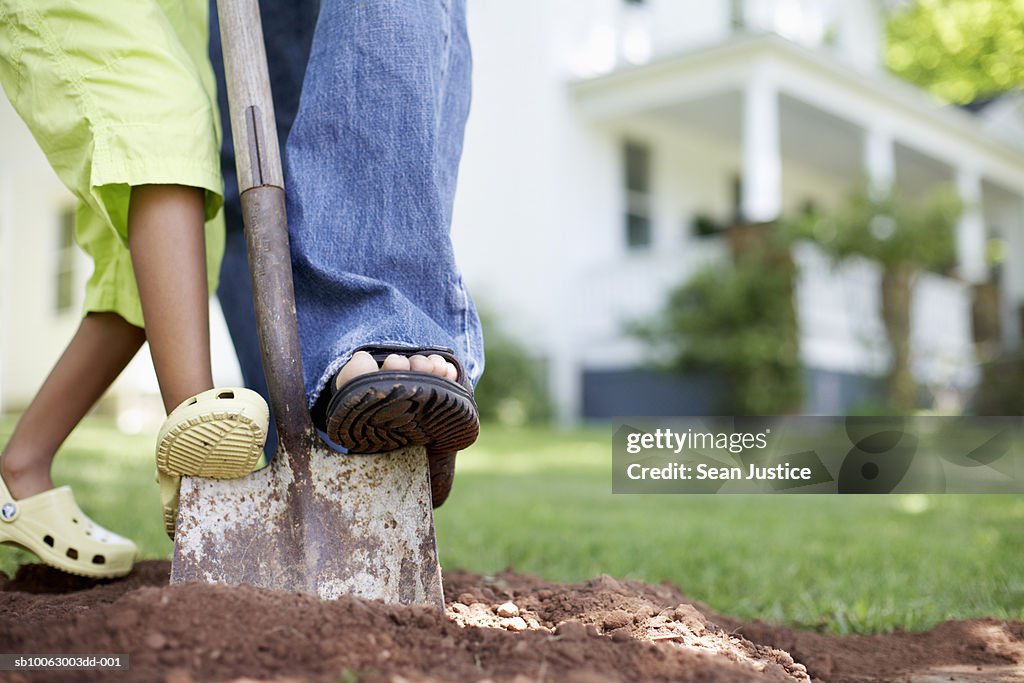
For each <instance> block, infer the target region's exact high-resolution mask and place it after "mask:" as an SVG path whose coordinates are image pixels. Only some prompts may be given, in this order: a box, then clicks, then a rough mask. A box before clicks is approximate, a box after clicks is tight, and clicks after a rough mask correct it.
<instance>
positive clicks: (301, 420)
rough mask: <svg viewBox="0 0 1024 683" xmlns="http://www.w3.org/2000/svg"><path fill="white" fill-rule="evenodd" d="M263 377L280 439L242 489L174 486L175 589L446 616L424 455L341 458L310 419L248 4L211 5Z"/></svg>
mask: <svg viewBox="0 0 1024 683" xmlns="http://www.w3.org/2000/svg"><path fill="white" fill-rule="evenodd" d="M217 11H218V15H219V17H220V26H221V38H222V43H223V49H224V65H225V74H226V76H227V84H228V99H229V103H230V111H231V129H232V131H233V133H234V139H235V158H236V164H237V170H238V187H239V192H240V193H241V200H242V213H243V216H244V224H245V236H246V242H247V246H248V253H249V270H250V273H251V275H252V284H253V297H254V300H255V308H256V319H257V322H258V328H259V337H260V348H261V350H262V353H263V368H264V371H265V373H266V376H267V386H268V388H269V392H270V405H271V407H272V409H273V414H274V416H275V418H276V422H277V431H278V435H279V440H278V445H277V455H276V456H275V457H274V459H273V461H272V463H271V465H270V466H269V467H267V468H265V469H263V470H260V471H259V472H256V473H253V474H251V475H249V476H248V477H245V478H243V479H236V480H213V479H200V478H194V477H183V478H182V482H181V494H180V496H179V503H178V525H177V530H176V532H175V538H174V557H173V560H172V562H171V583H173V584H176V583H184V582H188V581H201V582H208V583H225V584H229V585H239V584H247V585H252V586H260V587H264V588H274V589H279V590H286V591H297V592H302V593H307V594H310V595H315V596H318V597H320V598H321V599H333V598H336V597H338V596H341V595H356V596H360V597H364V598H370V599H378V600H382V601H384V602H391V603H402V604H421V605H432V606H434V607H438V608H440V609H443V608H444V597H443V594H442V589H441V569H440V565H439V564H438V560H437V544H436V542H435V538H434V519H433V509H432V506H431V498H430V485H429V475H428V465H427V456H426V451H425V449H424V448H422V447H414V448H405V449H401V450H397V451H393V452H390V453H382V454H377V455H372V456H371V455H350V454H347V455H342V454H339V453H337V452H335V451H333V450H331V449H330V448H328V447H327V446H326V445H325V444H324V442H323V441H322V440H321V439H320V437H319V436H318V434H317V432H316V430H315V428H314V427H313V424H312V422H311V420H310V417H309V411H308V409H307V402H306V393H305V389H304V386H303V374H302V359H301V356H300V353H299V335H298V327H297V324H296V319H295V293H294V289H293V286H292V269H291V261H290V253H289V249H288V225H287V219H286V217H285V198H284V178H283V173H282V170H281V155H280V148H279V146H278V140H277V130H276V127H275V125H274V107H273V102H272V100H271V96H270V79H269V76H268V73H267V59H266V53H265V50H264V47H263V31H262V28H261V24H260V14H259V6H258V4H257V0H218V2H217Z"/></svg>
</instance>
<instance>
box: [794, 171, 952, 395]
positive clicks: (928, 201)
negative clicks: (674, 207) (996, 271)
mask: <svg viewBox="0 0 1024 683" xmlns="http://www.w3.org/2000/svg"><path fill="white" fill-rule="evenodd" d="M960 211H961V204H960V200H959V199H958V198H957V196H956V194H955V193H954V192H952V191H950V190H949V189H946V188H942V189H939V190H937V191H935V192H933V193H932V194H931V195H929V196H927V197H926V198H924V199H923V200H921V201H911V200H909V199H907V198H906V197H904V196H903V195H902V194H901V193H900V192H899V191H898V190H897V189H895V188H894V189H893V190H891V191H890V192H888V193H884V194H879V193H872V192H869V191H867V190H862V191H859V192H857V193H855V194H854V195H852V196H851V197H850V198H849V199H848V200H847V201H846V203H845V204H843V205H842V206H840V207H839V208H837V209H836V210H834V211H831V212H827V213H809V214H805V215H803V216H800V217H798V218H795V219H791V220H789V221H786V222H784V224H783V230H784V232H785V233H786V234H787V235H788V236H789V238H790V239H807V240H810V241H812V242H814V243H816V244H817V245H818V246H820V247H821V248H822V249H823V250H824V251H825V252H826V253H828V254H830V255H831V256H832V257H833V258H834V259H835V260H836V261H837V262H838V261H843V260H845V259H848V258H852V257H862V258H867V259H871V260H873V261H875V262H876V263H878V264H879V266H881V268H882V278H881V301H882V311H881V313H882V322H883V323H884V325H885V331H886V337H887V341H888V342H889V349H890V352H891V354H892V358H891V361H890V366H889V372H888V375H887V377H886V380H887V381H886V384H887V389H888V396H889V401H890V408H892V409H893V410H896V411H898V412H907V411H910V410H913V408H914V407H915V404H916V394H917V386H916V383H915V382H914V376H913V372H912V360H913V359H912V357H911V349H910V332H911V320H910V316H911V311H912V310H913V291H914V283H915V282H916V280H917V278H918V276H919V275H920V274H921V273H922V272H923V271H926V270H931V271H944V270H948V269H949V268H951V267H952V265H953V262H954V258H955V255H956V244H955V239H956V237H955V227H956V221H957V219H958V217H959V216H960Z"/></svg>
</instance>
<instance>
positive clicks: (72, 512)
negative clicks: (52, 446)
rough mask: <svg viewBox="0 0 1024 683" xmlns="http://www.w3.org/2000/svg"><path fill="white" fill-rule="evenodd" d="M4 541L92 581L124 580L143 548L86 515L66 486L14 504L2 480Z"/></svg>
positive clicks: (0, 503) (0, 535) (1, 528)
mask: <svg viewBox="0 0 1024 683" xmlns="http://www.w3.org/2000/svg"><path fill="white" fill-rule="evenodd" d="M0 543H3V544H6V545H12V546H15V547H19V548H23V549H25V550H28V551H29V552H31V553H34V554H35V555H36V556H38V557H39V559H40V560H42V561H43V563H44V564H47V565H49V566H51V567H54V568H56V569H59V570H61V571H64V572H67V573H69V574H75V575H77V576H85V577H88V578H92V579H110V578H116V577H119V576H125V575H126V574H128V573H129V572H131V570H132V566H133V564H134V563H135V556H136V554H137V553H138V549H137V548H136V546H135V544H134V543H132V542H131V541H129V540H128V539H127V538H124V537H122V536H119V535H117V534H115V533H113V532H111V531H108V530H107V529H104V528H103V527H102V526H100V525H99V524H97V523H96V522H94V521H92V520H91V519H89V517H88V516H87V515H86V514H85V513H84V512H82V510H81V508H79V507H78V504H77V503H76V502H75V497H74V494H73V493H72V492H71V489H70V488H69V487H67V486H60V487H58V488H55V489H51V490H49V491H44V492H43V493H39V494H36V495H34V496H29V497H28V498H23V499H21V500H14V498H13V497H12V496H11V494H10V492H9V491H8V490H7V486H6V484H5V483H4V482H3V480H2V479H0Z"/></svg>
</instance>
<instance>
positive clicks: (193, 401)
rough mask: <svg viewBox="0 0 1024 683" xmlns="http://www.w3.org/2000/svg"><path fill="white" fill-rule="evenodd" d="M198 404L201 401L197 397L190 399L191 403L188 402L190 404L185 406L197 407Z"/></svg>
mask: <svg viewBox="0 0 1024 683" xmlns="http://www.w3.org/2000/svg"><path fill="white" fill-rule="evenodd" d="M196 403H199V399H198V398H195V397H193V398H191V399H189V402H188V403H186V404H185V405H187V406H192V405H195V404H196Z"/></svg>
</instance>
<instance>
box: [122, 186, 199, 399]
mask: <svg viewBox="0 0 1024 683" xmlns="http://www.w3.org/2000/svg"><path fill="white" fill-rule="evenodd" d="M203 225H204V216H203V191H202V190H200V189H198V188H194V187H184V186H181V185H140V186H137V187H133V188H132V198H131V206H130V208H129V212H128V245H129V249H130V250H131V254H132V265H133V267H134V268H135V279H136V281H137V282H138V285H139V298H140V300H141V302H142V315H143V317H144V318H145V321H146V338H147V340H148V341H149V348H150V353H151V354H152V356H153V367H154V369H155V370H156V376H157V380H158V381H159V382H160V394H161V396H162V397H163V401H164V408H165V409H166V411H167V412H168V413H169V412H170V411H172V410H173V409H174V408H175V407H177V406H178V404H179V403H181V402H182V401H184V400H185V399H187V398H190V397H191V396H194V395H195V394H198V393H199V392H201V391H206V390H207V389H211V388H212V387H213V374H212V371H211V369H210V326H209V309H208V306H209V293H208V291H207V285H206V244H205V241H204V232H203Z"/></svg>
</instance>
